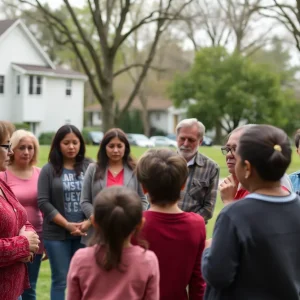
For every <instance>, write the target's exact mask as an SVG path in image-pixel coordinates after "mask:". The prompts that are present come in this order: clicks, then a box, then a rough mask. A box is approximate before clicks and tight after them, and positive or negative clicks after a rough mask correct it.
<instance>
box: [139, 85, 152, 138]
mask: <svg viewBox="0 0 300 300" xmlns="http://www.w3.org/2000/svg"><path fill="white" fill-rule="evenodd" d="M139 98H140V101H141V104H142V121H143V127H144V134H145V135H146V136H150V124H149V114H148V108H147V97H146V96H145V94H144V91H142V90H141V91H140V92H139Z"/></svg>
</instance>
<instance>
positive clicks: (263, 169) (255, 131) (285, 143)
mask: <svg viewBox="0 0 300 300" xmlns="http://www.w3.org/2000/svg"><path fill="white" fill-rule="evenodd" d="M238 152H239V155H240V156H241V158H242V160H248V161H249V162H250V163H251V165H252V166H253V167H255V169H256V170H257V172H258V174H259V175H260V177H261V178H262V179H264V180H267V181H278V180H280V178H281V177H282V176H283V175H284V173H285V172H286V170H287V168H288V166H289V164H290V163H291V155H292V149H291V145H290V141H289V138H288V136H287V135H286V133H285V132H284V131H283V130H282V129H280V128H277V127H274V126H271V125H255V126H252V127H250V128H248V129H247V130H245V132H244V133H243V135H242V136H241V138H240V142H239V147H238Z"/></svg>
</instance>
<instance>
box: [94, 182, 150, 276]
mask: <svg viewBox="0 0 300 300" xmlns="http://www.w3.org/2000/svg"><path fill="white" fill-rule="evenodd" d="M142 217H143V208H142V202H141V199H140V197H139V195H138V194H137V193H136V192H135V191H133V190H132V189H129V188H127V187H124V186H112V187H109V188H105V189H103V190H102V191H101V192H100V193H99V194H98V195H97V196H96V198H95V201H94V220H95V224H96V230H95V232H94V235H93V238H92V241H91V243H90V245H97V247H96V251H95V255H96V262H97V264H98V266H100V267H101V268H103V269H104V270H106V271H110V270H112V269H118V270H119V271H122V268H121V267H122V266H124V264H122V251H123V245H124V241H125V240H126V239H127V238H128V237H129V235H130V234H132V233H133V232H134V236H135V237H136V236H137V234H138V232H135V231H137V227H138V225H139V224H140V223H141V220H142ZM141 245H142V246H144V247H147V245H146V244H145V243H144V244H141ZM103 249H104V255H103Z"/></svg>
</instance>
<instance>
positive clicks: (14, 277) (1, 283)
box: [0, 179, 34, 300]
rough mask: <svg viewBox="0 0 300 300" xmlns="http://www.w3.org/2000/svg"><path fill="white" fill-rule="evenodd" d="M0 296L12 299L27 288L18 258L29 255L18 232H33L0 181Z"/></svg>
mask: <svg viewBox="0 0 300 300" xmlns="http://www.w3.org/2000/svg"><path fill="white" fill-rule="evenodd" d="M0 188H1V190H2V192H3V194H4V196H5V197H3V196H0V294H1V300H15V299H17V298H18V296H20V295H21V294H22V293H23V291H24V289H26V288H28V287H29V280H28V274H27V267H26V265H25V263H22V262H20V259H22V258H25V257H28V256H29V255H30V251H29V242H28V240H27V238H26V237H24V236H19V232H20V229H21V228H22V227H23V226H24V225H25V226H26V230H30V231H34V229H33V227H32V225H31V224H30V223H29V222H28V221H27V213H26V210H25V209H24V207H23V206H22V205H21V204H20V203H19V201H18V200H17V199H16V197H15V196H14V194H13V192H12V191H11V189H10V188H9V187H8V186H7V184H6V183H5V182H4V181H3V180H1V179H0Z"/></svg>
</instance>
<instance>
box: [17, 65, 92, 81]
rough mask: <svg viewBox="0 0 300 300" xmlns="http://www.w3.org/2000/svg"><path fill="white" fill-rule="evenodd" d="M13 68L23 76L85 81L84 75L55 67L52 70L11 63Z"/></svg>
mask: <svg viewBox="0 0 300 300" xmlns="http://www.w3.org/2000/svg"><path fill="white" fill-rule="evenodd" d="M13 66H14V68H15V69H16V70H18V71H20V72H22V73H24V74H31V75H44V76H53V77H65V78H75V79H84V80H86V79H87V77H86V75H85V74H82V73H80V72H76V71H73V70H67V69H64V68H62V67H59V66H57V67H56V68H55V69H52V68H51V67H45V66H37V65H28V64H19V63H13Z"/></svg>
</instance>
